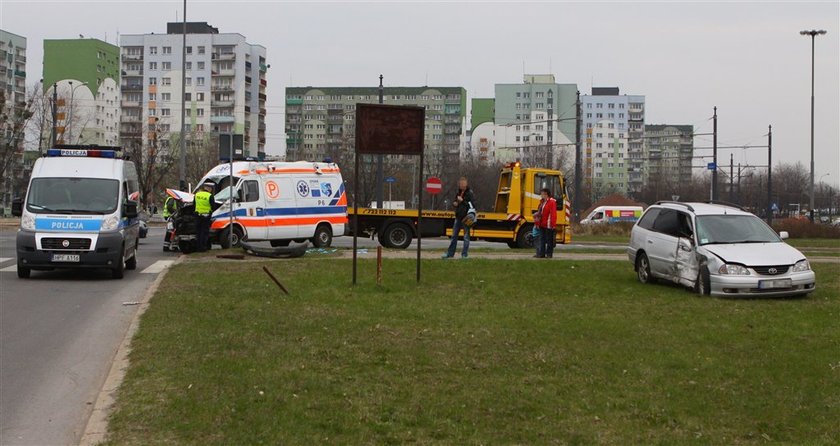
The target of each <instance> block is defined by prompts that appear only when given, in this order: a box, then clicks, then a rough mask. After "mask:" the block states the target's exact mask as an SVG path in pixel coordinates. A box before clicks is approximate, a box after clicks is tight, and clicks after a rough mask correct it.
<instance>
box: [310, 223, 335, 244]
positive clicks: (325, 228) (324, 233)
mask: <svg viewBox="0 0 840 446" xmlns="http://www.w3.org/2000/svg"><path fill="white" fill-rule="evenodd" d="M332 236H333V234H332V228H330V225H328V224H326V223H321V224H320V225H318V227H317V228H315V236H314V237H312V244H313V245H315V247H316V248H326V247H329V246H330V244H331V243H332Z"/></svg>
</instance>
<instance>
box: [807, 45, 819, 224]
mask: <svg viewBox="0 0 840 446" xmlns="http://www.w3.org/2000/svg"><path fill="white" fill-rule="evenodd" d="M816 37H817V34H816V33H811V179H810V183H809V185H810V186H809V187H808V194H809V195H810V203H809V206H810V209H811V223H813V222H814V41H816Z"/></svg>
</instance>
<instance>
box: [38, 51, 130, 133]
mask: <svg viewBox="0 0 840 446" xmlns="http://www.w3.org/2000/svg"><path fill="white" fill-rule="evenodd" d="M53 88H57V89H58V95H59V96H60V100H59V102H58V104H57V112H58V113H59V114H58V117H57V119H56V121H57V126H56V128H57V130H58V132H57V134H56V142H57V143H64V144H99V145H108V146H115V145H118V144H119V130H120V49H119V47H117V46H116V45H112V44H110V43H107V42H103V41H101V40H99V39H85V38H82V39H57V40H44V94H45V95H46V96H47V97H52V91H53Z"/></svg>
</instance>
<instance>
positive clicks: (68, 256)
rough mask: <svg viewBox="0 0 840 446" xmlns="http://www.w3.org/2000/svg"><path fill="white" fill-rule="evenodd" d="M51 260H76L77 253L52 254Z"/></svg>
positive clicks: (77, 259)
mask: <svg viewBox="0 0 840 446" xmlns="http://www.w3.org/2000/svg"><path fill="white" fill-rule="evenodd" d="M52 261H53V262H78V261H79V255H78V254H53V256H52Z"/></svg>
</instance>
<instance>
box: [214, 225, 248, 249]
mask: <svg viewBox="0 0 840 446" xmlns="http://www.w3.org/2000/svg"><path fill="white" fill-rule="evenodd" d="M242 237H243V234H242V229H240V228H239V226H234V228H233V238H231V237H230V227H227V228H225V229H224V230H223V231H222V232H221V234H219V244H220V245H222V249H228V248H230V247H234V248H237V247H239V246H240V245H241V244H242Z"/></svg>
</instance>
